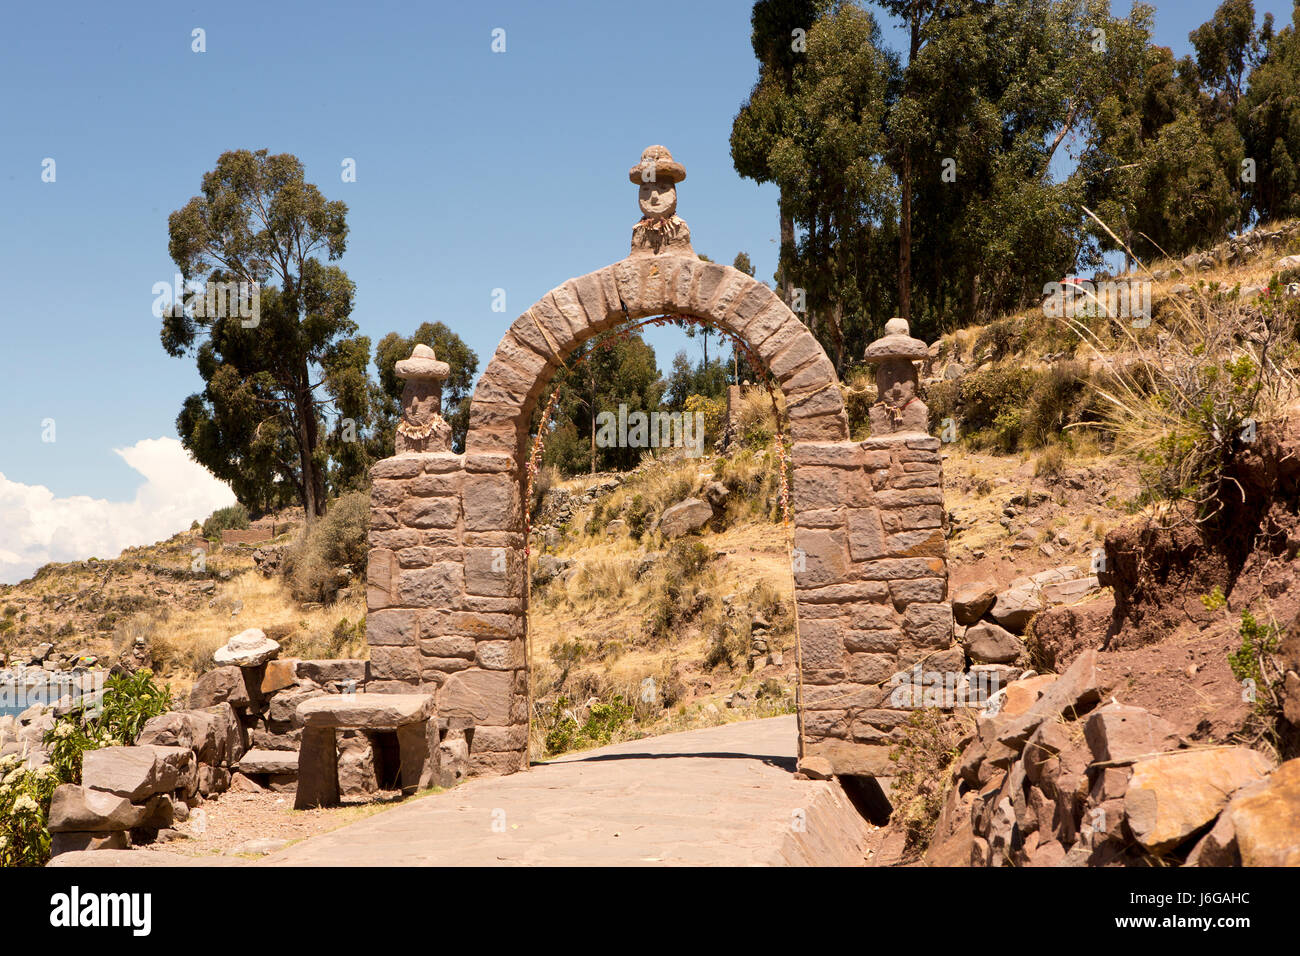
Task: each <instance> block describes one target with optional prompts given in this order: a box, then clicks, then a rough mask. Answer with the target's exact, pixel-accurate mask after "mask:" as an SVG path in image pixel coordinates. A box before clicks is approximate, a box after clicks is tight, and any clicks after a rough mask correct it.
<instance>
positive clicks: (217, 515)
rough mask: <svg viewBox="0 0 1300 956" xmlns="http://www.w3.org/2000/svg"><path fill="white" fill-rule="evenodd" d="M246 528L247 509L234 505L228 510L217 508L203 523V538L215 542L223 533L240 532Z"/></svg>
mask: <svg viewBox="0 0 1300 956" xmlns="http://www.w3.org/2000/svg"><path fill="white" fill-rule="evenodd" d="M247 527H248V509H247V508H245V507H244V506H243V505H239V504H235V505H231V506H230V507H228V508H218V509H217V510H216V511H214V512H212V514H211V515H209V516H208V520H207V521H205V522H203V537H205V538H208V539H210V540H213V541H215V540H217V539H218V538H220V537H221V532H223V531H242V530H243V529H245V528H247Z"/></svg>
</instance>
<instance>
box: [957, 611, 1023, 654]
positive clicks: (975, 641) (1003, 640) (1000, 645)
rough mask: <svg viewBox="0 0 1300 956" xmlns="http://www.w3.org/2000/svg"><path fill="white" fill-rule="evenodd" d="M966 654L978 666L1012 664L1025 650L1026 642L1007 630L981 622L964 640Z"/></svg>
mask: <svg viewBox="0 0 1300 956" xmlns="http://www.w3.org/2000/svg"><path fill="white" fill-rule="evenodd" d="M962 643H964V644H965V645H966V653H967V654H969V655H970V659H971V660H972V661H974V662H975V663H977V664H1011V663H1014V662H1015V661H1016V659H1017V658H1019V657H1020V655H1021V653H1022V652H1023V651H1024V649H1025V645H1024V642H1023V641H1021V640H1020V638H1018V637H1016V635H1014V634H1012V633H1011V632H1010V631H1008V630H1006V629H1005V628H1002V627H999V626H998V625H996V624H994V623H992V622H990V621H981V622H980V623H979V624H976V625H974V626H972V627H971V628H969V629H968V630H967V631H966V635H965V637H964V638H963V640H962Z"/></svg>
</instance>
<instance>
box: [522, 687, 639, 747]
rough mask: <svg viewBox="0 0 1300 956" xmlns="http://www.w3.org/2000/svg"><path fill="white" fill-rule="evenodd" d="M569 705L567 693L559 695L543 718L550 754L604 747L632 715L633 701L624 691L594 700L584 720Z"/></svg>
mask: <svg viewBox="0 0 1300 956" xmlns="http://www.w3.org/2000/svg"><path fill="white" fill-rule="evenodd" d="M569 708H570V701H569V699H568V698H567V697H563V696H561V697H557V698H556V699H555V702H554V703H553V704H552V705H551V707H550V709H549V711H548V712H547V713H546V714H545V715H544V716H543V718H542V719H543V723H544V724H545V725H546V726H547V731H546V752H547V753H548V754H561V753H565V752H566V751H569V750H581V749H585V748H587V747H603V746H604V745H605V744H608V743H609V742H610V741H612V740H613V739H614V734H616V733H617V732H618V730H619V728H621V727H622V726H623V725H624V724H625V723H627V722H628V721H629V720H631V719H632V716H633V707H632V705H631V704H629V703H628V702H627V700H626V699H625V698H624V697H623V696H622V695H621V694H614V695H612V696H611V697H610V699H609V700H608V701H600V700H596V701H592V703H591V706H590V707H589V708H588V709H587V716H586V717H585V718H584V719H583V721H582V723H581V724H580V723H578V721H577V719H576V718H575V717H574V716H573V713H572V711H571V710H570V709H569Z"/></svg>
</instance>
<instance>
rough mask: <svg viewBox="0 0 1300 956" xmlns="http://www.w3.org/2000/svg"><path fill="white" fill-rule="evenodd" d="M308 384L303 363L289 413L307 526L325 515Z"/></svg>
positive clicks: (323, 484) (316, 434)
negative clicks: (295, 422) (295, 426)
mask: <svg viewBox="0 0 1300 956" xmlns="http://www.w3.org/2000/svg"><path fill="white" fill-rule="evenodd" d="M310 382H311V379H310V378H309V377H308V372H307V363H306V362H303V363H302V368H301V369H300V370H299V379H298V384H297V386H296V387H295V388H294V393H293V410H294V416H295V417H296V418H297V420H298V434H297V436H296V437H297V442H298V461H299V467H300V468H301V470H302V504H303V511H304V512H305V513H306V516H307V523H308V524H310V523H311V522H312V521H314V520H315V519H316V518H319V517H320V516H321V515H323V514H325V476H324V475H322V474H321V471H320V468H319V467H318V466H317V464H316V446H317V445H318V444H319V442H320V433H319V429H318V428H317V427H316V403H315V402H314V401H313V400H312V394H311V385H310V384H309V383H310Z"/></svg>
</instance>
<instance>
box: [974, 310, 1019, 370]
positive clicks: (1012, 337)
mask: <svg viewBox="0 0 1300 956" xmlns="http://www.w3.org/2000/svg"><path fill="white" fill-rule="evenodd" d="M1025 340H1026V331H1025V326H1024V323H1023V322H1022V321H1021V320H1020V319H1018V318H1016V317H1015V316H1008V317H1007V318H1005V319H998V320H997V321H996V322H990V323H989V324H988V325H986V326H985V327H984V329H983V330H982V331H981V332H980V333H979V335H977V336H976V337H975V344H974V346H973V347H972V348H971V354H972V355H973V356H974V358H975V360H976V361H977V362H978V361H980V360H982V359H983V358H984V356H985V354H988V355H989V357H990V358H992V360H993V361H995V362H998V361H1001V360H1002V359H1004V358H1006V357H1007V356H1008V355H1011V354H1012V353H1014V352H1018V351H1020V350H1021V349H1022V348H1023V345H1024V343H1025Z"/></svg>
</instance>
